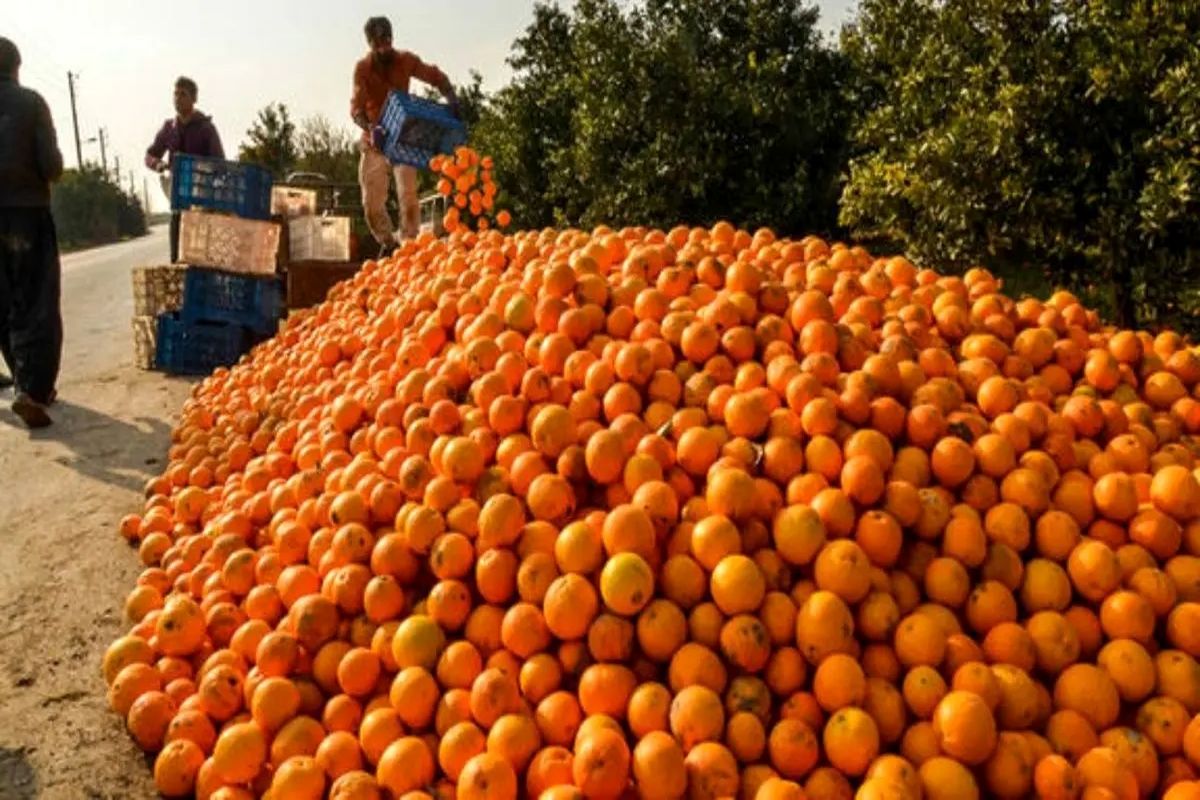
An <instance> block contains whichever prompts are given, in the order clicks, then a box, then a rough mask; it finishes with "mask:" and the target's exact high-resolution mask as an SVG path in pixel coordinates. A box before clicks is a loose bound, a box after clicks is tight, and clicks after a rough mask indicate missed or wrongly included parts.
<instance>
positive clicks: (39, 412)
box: [12, 392, 52, 428]
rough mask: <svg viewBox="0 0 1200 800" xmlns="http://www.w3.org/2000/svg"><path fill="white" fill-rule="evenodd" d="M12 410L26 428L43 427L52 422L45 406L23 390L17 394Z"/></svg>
mask: <svg viewBox="0 0 1200 800" xmlns="http://www.w3.org/2000/svg"><path fill="white" fill-rule="evenodd" d="M12 410H13V413H14V414H16V415H17V416H18V417H20V418H21V421H22V422H24V423H25V427H27V428H45V427H47V426H48V425H50V423H51V422H52V420H51V419H50V415H49V414H47V413H46V407H45V406H44V405H42V404H41V403H39V402H37V401H36V400H34V399H33V398H32V397H30V396H29V395H27V394H25V393H24V392H21V393H20V394H19V395H17V399H16V400H14V401H13V404H12Z"/></svg>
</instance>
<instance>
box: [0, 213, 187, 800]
mask: <svg viewBox="0 0 1200 800" xmlns="http://www.w3.org/2000/svg"><path fill="white" fill-rule="evenodd" d="M166 260H167V229H166V227H165V226H160V227H158V228H156V229H154V230H153V231H152V232H151V233H150V235H148V236H145V237H142V238H140V239H137V240H134V241H130V242H124V243H121V244H117V245H111V246H108V247H102V248H97V249H94V250H89V251H86V252H81V253H74V254H71V255H69V256H65V257H64V258H63V259H62V263H63V297H62V309H63V321H64V327H65V331H66V339H65V345H64V349H63V368H62V374H61V378H60V382H59V395H60V400H59V402H58V403H57V404H56V405H55V406H54V408H53V409H52V410H51V413H52V416H53V417H54V419H55V425H53V426H52V427H50V428H48V429H47V430H45V431H39V432H35V433H31V432H29V431H26V430H25V429H24V428H23V427H21V426H20V423H19V421H18V420H17V419H16V417H14V416H13V414H12V413H11V411H10V410H9V404H10V402H11V397H12V395H11V393H0V486H3V490H2V497H3V500H2V501H0V798H4V799H5V800H9V798H11V799H12V800H24V799H25V798H35V797H36V798H64V800H66V799H67V798H71V799H72V800H73V799H74V798H141V797H152V796H154V793H153V786H152V783H151V781H150V770H149V767H148V765H147V762H146V760H145V758H144V757H143V756H142V754H141V753H140V752H139V751H138V749H137V748H136V747H135V746H134V745H133V744H132V742H131V741H130V740H129V738H128V736H127V735H126V734H125V732H124V730H123V727H124V726H123V724H122V722H121V721H120V720H118V719H117V718H116V716H115V715H113V714H111V713H110V712H109V711H108V710H107V705H106V702H105V698H104V692H105V686H104V682H103V680H102V679H101V677H100V672H99V664H100V659H101V657H102V656H103V653H104V650H105V648H106V647H107V646H108V644H109V642H110V641H112V639H113V638H115V637H116V636H118V635H120V633H121V632H122V631H123V630H124V628H125V627H126V623H125V621H124V619H123V613H122V606H123V603H124V597H125V594H126V592H128V591H129V589H130V588H131V587H132V586H133V584H134V581H135V579H136V577H137V574H138V572H139V571H140V569H141V565H140V564H139V563H138V559H137V554H136V552H135V551H133V550H131V549H130V548H129V547H127V546H126V545H125V544H124V543H123V542H122V541H121V540H120V537H119V536H118V535H117V531H116V524H117V521H118V520H119V519H120V518H121V516H123V515H124V514H126V513H129V512H130V511H136V510H139V509H140V503H139V499H140V497H141V487H142V486H143V484H144V482H145V480H146V479H147V478H148V477H150V476H151V475H152V474H154V473H155V472H156V471H157V469H158V468H159V465H160V464H161V461H162V459H163V458H164V456H165V453H166V449H167V447H168V445H169V441H170V430H171V424H172V415H173V414H174V413H175V411H176V410H177V409H178V408H179V406H180V405H181V404H182V402H183V400H184V398H185V397H186V396H187V393H188V391H189V390H190V386H191V384H190V383H189V382H187V381H183V380H179V379H171V378H167V377H165V376H163V375H160V374H158V373H153V372H143V371H141V370H138V369H135V368H134V366H133V344H132V338H131V329H130V323H129V319H130V316H131V315H132V313H133V299H132V291H131V279H130V270H131V269H132V268H133V267H134V266H140V265H146V264H155V263H164V262H165V261H166Z"/></svg>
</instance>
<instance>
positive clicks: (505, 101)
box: [471, 2, 574, 227]
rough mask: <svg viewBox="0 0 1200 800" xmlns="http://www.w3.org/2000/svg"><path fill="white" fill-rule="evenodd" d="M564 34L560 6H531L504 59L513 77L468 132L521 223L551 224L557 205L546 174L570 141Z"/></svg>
mask: <svg viewBox="0 0 1200 800" xmlns="http://www.w3.org/2000/svg"><path fill="white" fill-rule="evenodd" d="M571 37H572V30H571V18H570V16H569V15H568V14H567V13H566V12H564V11H563V10H562V9H561V8H559V7H558V6H557V5H555V4H549V3H545V2H538V3H537V4H535V6H534V9H533V21H532V22H531V23H530V24H529V26H528V27H527V28H526V29H525V32H524V34H523V35H521V36H519V37H518V38H517V39H516V41H514V42H513V45H512V51H511V53H510V54H509V57H508V65H509V66H510V67H511V68H512V70H513V78H512V80H511V81H510V82H509V84H508V85H507V86H505V87H504V88H502V89H500V90H499V91H498V92H496V93H495V94H494V95H492V96H491V98H489V100H488V102H487V103H486V104H485V105H484V107H483V109H482V112H481V114H480V119H479V121H478V123H477V125H476V126H475V128H474V130H473V131H472V136H471V138H472V141H473V142H474V144H475V146H476V147H477V148H478V149H479V150H481V151H482V152H485V153H488V154H490V155H491V156H493V158H494V159H495V162H496V180H497V182H498V184H499V186H500V192H501V195H500V197H499V198H498V199H499V201H500V204H501V205H503V206H505V207H507V208H509V209H511V211H512V213H513V216H514V218H515V219H516V220H517V221H518V222H519V223H520V224H521V225H524V226H528V227H543V226H546V225H550V224H552V223H553V222H555V218H556V211H561V209H562V208H563V207H564V206H565V198H563V197H561V196H559V195H558V194H555V193H554V191H555V190H552V187H551V176H552V175H553V174H554V173H555V171H556V170H558V169H563V168H566V164H565V163H564V162H565V160H566V157H567V155H568V154H569V148H570V147H571V113H572V106H573V104H574V99H573V96H572V92H571V87H570V85H569V78H570V75H571V73H572V70H573V68H574V57H573V54H572V48H571Z"/></svg>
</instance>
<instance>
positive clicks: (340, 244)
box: [288, 217, 350, 263]
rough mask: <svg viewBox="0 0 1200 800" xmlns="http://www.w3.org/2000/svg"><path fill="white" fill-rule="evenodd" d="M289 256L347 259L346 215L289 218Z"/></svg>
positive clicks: (348, 238) (309, 259)
mask: <svg viewBox="0 0 1200 800" xmlns="http://www.w3.org/2000/svg"><path fill="white" fill-rule="evenodd" d="M288 259H289V261H290V260H291V259H295V260H296V261H340V262H343V263H345V262H347V261H349V260H350V218H349V217H297V218H295V219H292V220H288Z"/></svg>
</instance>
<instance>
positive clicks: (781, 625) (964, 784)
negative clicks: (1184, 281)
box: [100, 147, 1200, 800]
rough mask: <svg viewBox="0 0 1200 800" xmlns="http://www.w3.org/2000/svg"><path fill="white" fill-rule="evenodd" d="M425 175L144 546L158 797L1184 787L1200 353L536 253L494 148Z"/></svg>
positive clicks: (852, 259) (604, 237)
mask: <svg viewBox="0 0 1200 800" xmlns="http://www.w3.org/2000/svg"><path fill="white" fill-rule="evenodd" d="M499 166H503V165H499ZM431 168H432V170H433V172H434V173H435V178H436V180H437V181H439V183H438V190H439V191H440V192H441V193H442V194H443V195H444V196H446V197H447V198H448V200H449V210H448V211H447V212H446V219H445V222H446V228H447V233H446V235H445V236H442V237H441V238H439V237H438V236H435V235H434V234H433V233H424V234H421V235H420V236H418V237H417V238H415V239H413V240H409V241H405V242H404V243H402V244H401V245H400V246H399V247H398V248H397V249H396V250H395V252H393V253H392V254H390V255H388V256H386V257H384V258H380V259H372V260H369V261H367V262H365V263H364V264H363V267H362V269H361V270H360V271H359V272H358V273H357V274H356V275H355V276H354V277H353V278H350V279H349V280H347V281H345V282H343V283H342V284H339V285H338V286H336V287H334V288H333V289H332V290H331V291H330V294H329V296H328V297H327V298H326V299H325V300H324V301H323V302H322V303H320V304H318V305H316V306H315V307H314V308H312V309H307V310H301V311H297V312H295V313H293V314H292V315H291V316H290V317H289V318H288V319H287V321H286V322H285V323H283V325H282V326H281V327H280V329H279V331H278V333H277V334H276V335H275V336H274V337H272V338H271V339H268V340H267V341H265V342H263V343H261V344H259V345H258V346H256V347H255V348H254V350H253V351H252V352H251V353H250V354H249V355H248V356H247V358H246V359H244V360H243V361H242V362H241V363H239V364H237V365H234V366H233V367H230V368H222V369H219V370H216V371H214V373H213V374H212V375H210V376H208V377H207V378H206V379H205V380H203V381H202V382H201V383H200V384H198V385H197V387H196V388H195V390H194V392H193V395H192V397H191V398H190V399H189V400H188V401H187V402H186V403H185V405H184V407H183V409H182V410H181V414H180V421H179V424H178V426H177V428H176V430H175V431H174V433H173V436H172V441H171V444H170V446H169V450H168V453H167V456H168V461H169V463H168V465H167V468H166V470H165V471H164V474H163V475H162V476H161V477H159V478H156V479H154V480H152V481H150V482H149V483H148V485H147V494H146V499H145V503H144V505H143V507H142V509H141V511H140V513H138V514H131V515H129V516H128V517H126V518H125V519H123V520H121V522H120V524H119V527H118V535H120V536H121V537H122V541H128V542H129V543H130V544H131V545H133V546H134V547H136V548H137V555H136V556H135V557H136V558H137V559H139V560H140V561H141V562H142V563H143V566H144V567H145V571H144V572H143V573H142V574H141V576H140V577H139V578H138V580H137V583H136V585H135V586H134V587H132V589H131V592H130V594H129V595H128V596H127V597H126V598H125V602H124V609H125V612H126V614H127V616H128V618H129V623H130V627H129V628H128V629H127V631H125V632H124V634H123V635H122V636H121V637H120V638H118V639H117V640H116V641H115V642H113V644H112V645H111V646H110V647H109V648H108V650H107V652H106V653H105V655H104V659H103V663H102V664H101V665H100V666H101V672H102V675H103V677H104V679H105V683H106V685H107V691H108V700H109V703H110V705H111V706H112V707H113V709H114V710H115V711H116V712H117V713H119V714H121V715H122V718H123V720H124V722H125V724H126V725H127V727H128V729H129V731H130V734H131V735H132V736H133V738H134V740H135V741H136V742H137V744H138V745H139V746H141V747H143V748H144V749H146V750H148V751H151V752H153V751H155V750H158V751H159V755H158V756H157V758H156V761H155V767H154V774H155V780H156V782H157V784H158V785H159V788H160V789H161V791H162V792H163V793H164V794H168V795H170V794H172V793H174V794H176V795H186V794H188V793H197V794H199V795H201V796H209V795H213V796H215V797H221V795H220V794H215V795H214V792H215V791H216V790H217V789H218V788H219V789H220V790H221V791H223V792H224V795H225V796H226V797H228V796H233V797H244V796H252V795H257V796H261V795H262V794H263V793H264V792H267V791H268V790H269V791H270V796H272V797H280V796H283V795H287V796H295V797H307V796H321V794H322V793H323V792H328V793H329V795H330V796H331V797H335V798H339V799H340V800H348V799H349V798H360V797H379V796H382V794H383V793H388V794H389V796H395V797H397V798H400V800H426V798H430V799H432V798H445V797H451V796H460V797H464V798H472V799H474V798H479V800H510V798H511V799H512V800H515V798H516V797H518V796H524V795H528V796H530V797H534V796H536V797H539V798H542V799H543V800H567V799H568V798H571V799H572V800H574V798H587V799H588V800H591V799H592V798H603V799H604V800H608V799H609V798H616V797H619V796H621V795H623V794H624V793H626V792H629V791H637V792H638V793H639V794H641V795H642V796H645V797H649V798H654V799H655V800H658V798H663V799H664V800H665V798H668V797H679V796H684V795H687V796H690V797H694V798H709V797H743V798H746V800H753V798H755V797H758V800H784V799H785V798H786V799H787V800H793V798H801V797H805V796H807V797H812V798H846V797H850V796H853V793H854V792H855V791H857V792H858V793H859V796H861V797H864V798H881V797H914V796H917V795H920V796H923V797H926V798H931V800H938V799H939V798H942V797H954V798H969V797H979V796H984V795H986V796H997V797H1023V796H1030V795H1032V794H1033V793H1041V794H1042V795H1043V796H1050V797H1057V796H1061V797H1077V796H1083V797H1096V798H1100V797H1105V798H1110V797H1116V798H1122V797H1131V798H1132V797H1138V796H1187V792H1188V791H1189V783H1190V782H1191V781H1193V780H1194V779H1195V770H1196V768H1197V767H1196V765H1197V763H1200V728H1198V727H1197V724H1196V723H1194V722H1193V721H1192V718H1193V716H1195V715H1196V714H1197V713H1198V712H1200V699H1198V698H1200V679H1197V675H1200V665H1198V659H1200V634H1197V633H1196V629H1197V625H1198V624H1200V588H1198V587H1200V555H1198V554H1200V480H1198V479H1197V472H1196V470H1197V464H1198V463H1200V459H1198V457H1197V453H1200V438H1197V437H1198V436H1200V410H1198V409H1200V401H1198V400H1197V398H1198V397H1200V356H1197V355H1196V352H1195V351H1194V350H1193V349H1192V348H1191V346H1190V345H1189V344H1187V343H1185V341H1184V340H1183V339H1181V338H1179V337H1174V336H1171V335H1169V334H1164V335H1161V336H1158V337H1151V336H1150V335H1147V334H1145V333H1142V332H1134V331H1119V330H1117V329H1115V328H1113V327H1111V326H1108V325H1106V324H1104V323H1103V322H1102V321H1101V319H1100V317H1099V316H1098V315H1097V314H1096V313H1095V312H1093V311H1090V310H1088V309H1086V308H1085V307H1084V306H1083V305H1082V304H1081V303H1080V301H1079V300H1078V298H1076V297H1075V296H1074V295H1072V294H1070V293H1069V292H1066V291H1058V292H1055V293H1054V294H1053V295H1052V296H1051V297H1049V298H1047V299H1045V300H1038V299H1033V298H1025V299H1022V300H1020V301H1013V300H1011V299H1009V298H1007V297H1005V296H1004V295H1003V294H1002V293H1001V282H1000V281H999V280H998V279H997V278H996V277H995V276H993V275H992V274H990V273H989V272H987V271H986V270H984V269H982V268H973V269H970V270H967V271H966V272H965V273H963V274H961V275H947V274H941V273H939V272H937V271H935V270H934V269H932V268H930V267H928V266H918V265H915V264H913V263H912V262H910V261H909V260H908V259H906V258H904V257H900V256H897V257H889V258H876V257H874V256H873V255H872V254H870V253H868V252H867V251H866V250H865V249H863V248H860V247H854V246H849V245H846V244H843V243H838V242H826V241H823V240H821V239H819V238H817V237H811V236H810V237H805V238H803V239H796V240H793V239H790V238H785V237H780V236H778V235H776V234H775V233H773V232H772V231H770V230H767V229H765V228H764V229H759V230H755V231H747V230H739V229H738V228H737V227H736V226H735V225H733V224H732V223H729V222H718V223H716V224H714V225H712V226H711V227H689V226H684V225H679V226H676V227H674V228H672V229H670V230H665V231H661V230H654V229H651V228H646V227H626V228H612V227H608V226H603V225H600V226H596V227H593V228H590V229H588V230H581V229H563V230H555V229H545V230H531V231H516V232H513V233H506V232H503V231H501V230H498V228H505V227H507V226H508V225H510V223H511V219H510V215H509V214H508V212H507V211H505V210H503V209H500V208H499V205H501V204H502V203H503V202H504V201H503V200H502V199H501V198H503V197H504V195H503V193H502V192H501V191H500V189H499V188H498V187H497V183H496V179H495V177H496V176H495V174H494V171H495V170H496V169H497V168H498V165H496V164H493V163H492V162H491V159H489V158H487V157H486V156H483V155H481V154H479V153H477V152H475V151H474V150H472V149H470V148H468V147H463V148H459V149H457V150H455V152H453V153H448V154H444V155H441V156H439V157H438V158H436V159H435V160H434V162H433V163H432V164H431ZM226 784H228V785H226Z"/></svg>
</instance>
